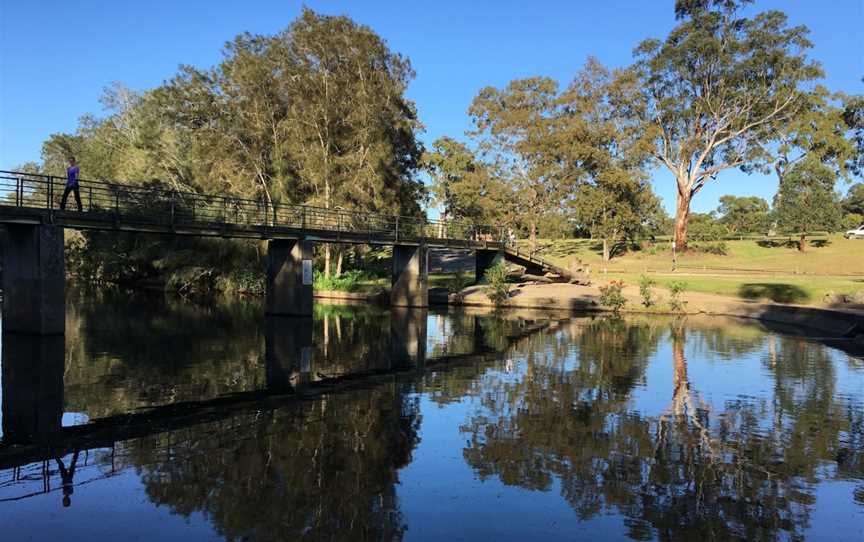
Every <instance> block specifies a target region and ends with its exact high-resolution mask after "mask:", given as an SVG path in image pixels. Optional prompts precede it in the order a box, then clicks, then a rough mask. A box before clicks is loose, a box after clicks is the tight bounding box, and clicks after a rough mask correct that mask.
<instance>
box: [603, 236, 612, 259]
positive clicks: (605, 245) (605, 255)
mask: <svg viewBox="0 0 864 542" xmlns="http://www.w3.org/2000/svg"><path fill="white" fill-rule="evenodd" d="M610 259H611V256H610V255H609V239H607V238H606V237H604V238H603V261H604V262H608V261H609V260H610Z"/></svg>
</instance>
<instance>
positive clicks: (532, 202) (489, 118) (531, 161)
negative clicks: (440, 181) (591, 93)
mask: <svg viewBox="0 0 864 542" xmlns="http://www.w3.org/2000/svg"><path fill="white" fill-rule="evenodd" d="M559 113H560V103H559V101H558V83H557V82H555V81H554V80H553V79H550V78H548V77H531V78H527V79H517V80H514V81H511V82H510V83H509V84H508V85H507V86H506V87H504V88H503V89H496V88H493V87H486V88H483V89H482V90H480V92H479V93H478V95H477V96H476V97H475V98H474V100H473V101H472V103H471V106H470V107H469V109H468V114H469V115H470V116H471V118H472V121H473V123H474V129H473V130H472V131H470V132H469V135H471V136H472V137H475V138H477V140H478V141H479V144H478V146H479V149H480V151H481V156H482V157H483V158H485V159H486V160H487V161H488V162H489V167H490V168H491V170H492V174H493V175H497V176H498V177H499V178H501V179H502V180H503V181H504V182H506V183H507V184H508V185H509V186H510V187H511V190H512V192H513V203H512V212H514V213H515V214H517V215H518V216H519V217H521V219H522V221H523V223H524V225H526V226H527V229H528V231H529V237H530V241H531V248H532V250H534V249H535V248H536V244H537V227H538V222H539V221H540V220H542V219H543V217H544V215H546V214H548V213H549V212H551V211H552V210H554V209H555V208H557V207H559V206H560V205H561V203H562V201H565V200H566V199H567V198H568V197H569V195H570V188H571V187H572V185H573V183H574V182H575V180H576V179H575V176H574V174H573V172H572V171H570V170H568V168H567V167H566V165H565V163H564V162H563V161H562V160H561V159H560V157H559V156H557V154H556V152H554V150H555V147H556V145H557V144H558V142H557V141H556V140H555V135H556V134H557V133H560V130H558V128H559V126H560V122H561V117H560V114H559Z"/></svg>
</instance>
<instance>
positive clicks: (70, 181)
mask: <svg viewBox="0 0 864 542" xmlns="http://www.w3.org/2000/svg"><path fill="white" fill-rule="evenodd" d="M78 171H79V170H78V166H77V165H76V164H75V157H74V156H70V157H69V168H68V169H67V170H66V188H65V189H64V190H63V199H61V200H60V210H61V211H62V210H63V209H65V208H66V199H67V198H68V197H69V192H74V193H75V203H77V204H78V212H79V213H80V212H81V211H83V210H84V209H83V208H82V207H81V194H80V192H79V188H78Z"/></svg>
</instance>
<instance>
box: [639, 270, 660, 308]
mask: <svg viewBox="0 0 864 542" xmlns="http://www.w3.org/2000/svg"><path fill="white" fill-rule="evenodd" d="M656 285H657V282H656V281H655V280H654V279H652V278H651V277H649V276H648V275H642V276H640V277H639V296H640V297H641V298H642V305H643V306H644V307H646V308H647V307H651V306H653V305H654V286H656Z"/></svg>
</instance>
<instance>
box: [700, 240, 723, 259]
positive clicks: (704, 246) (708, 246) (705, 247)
mask: <svg viewBox="0 0 864 542" xmlns="http://www.w3.org/2000/svg"><path fill="white" fill-rule="evenodd" d="M696 249H697V250H700V251H702V252H707V253H708V254H714V255H717V256H725V255H726V254H728V253H729V247H728V246H727V245H726V242H725V241H716V242H713V243H700V244H699V245H698V246H697V247H696Z"/></svg>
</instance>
